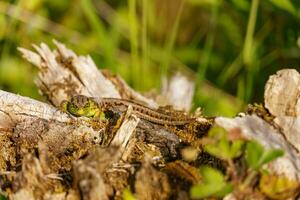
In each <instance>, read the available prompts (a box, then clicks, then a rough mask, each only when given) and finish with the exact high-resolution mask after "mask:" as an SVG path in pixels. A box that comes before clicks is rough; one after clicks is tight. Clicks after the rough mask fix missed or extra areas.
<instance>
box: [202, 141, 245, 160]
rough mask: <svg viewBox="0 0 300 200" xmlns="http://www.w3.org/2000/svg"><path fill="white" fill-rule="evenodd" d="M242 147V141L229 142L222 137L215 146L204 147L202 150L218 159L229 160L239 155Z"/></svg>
mask: <svg viewBox="0 0 300 200" xmlns="http://www.w3.org/2000/svg"><path fill="white" fill-rule="evenodd" d="M243 145H244V141H242V140H236V141H232V142H231V141H229V140H228V139H227V138H225V137H222V138H221V139H219V141H218V142H217V143H215V144H207V145H204V150H205V151H207V152H208V153H209V154H211V155H214V156H216V157H218V158H221V159H225V160H229V159H233V158H234V157H237V156H239V155H240V154H241V152H242V151H241V150H242V147H243Z"/></svg>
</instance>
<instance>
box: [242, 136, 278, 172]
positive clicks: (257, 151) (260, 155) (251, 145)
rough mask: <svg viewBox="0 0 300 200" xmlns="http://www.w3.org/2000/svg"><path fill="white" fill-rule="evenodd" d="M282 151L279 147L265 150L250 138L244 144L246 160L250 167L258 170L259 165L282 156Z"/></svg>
mask: <svg viewBox="0 0 300 200" xmlns="http://www.w3.org/2000/svg"><path fill="white" fill-rule="evenodd" d="M283 154H284V152H283V151H282V150H279V149H270V150H265V149H264V148H263V146H262V145H261V144H260V143H258V142H256V141H254V140H252V141H250V142H248V143H247V146H246V162H247V164H248V166H249V167H251V168H252V169H255V170H258V169H259V168H260V167H261V166H263V165H264V164H266V163H269V162H271V161H272V160H274V159H276V158H278V157H280V156H283Z"/></svg>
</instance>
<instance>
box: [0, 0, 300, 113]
mask: <svg viewBox="0 0 300 200" xmlns="http://www.w3.org/2000/svg"><path fill="white" fill-rule="evenodd" d="M299 19H300V1H299V0H226V1H225V0H72V1H71V0H19V1H16V0H15V1H13V0H10V1H8V0H7V1H3V0H2V1H0V41H1V44H0V53H1V54H0V56H1V59H0V89H3V90H6V91H11V92H15V93H19V94H22V95H26V96H30V97H34V98H37V99H41V96H39V94H38V91H37V88H36V87H35V85H34V81H33V80H34V77H35V76H36V69H35V68H34V67H33V66H31V65H30V64H29V63H28V62H27V61H25V60H23V59H22V58H21V56H20V53H19V52H18V51H17V47H18V46H22V47H25V48H31V44H32V43H36V44H39V43H41V42H45V43H47V44H48V45H50V46H52V47H53V44H52V39H56V40H58V41H61V42H63V43H65V44H66V45H67V46H68V47H69V48H71V49H73V50H74V51H75V52H76V53H77V54H84V55H87V54H90V55H91V56H92V58H93V59H94V61H95V62H96V64H97V65H98V66H99V68H109V69H111V70H112V71H113V72H114V73H118V74H120V75H121V76H122V77H123V78H124V79H125V80H126V81H127V82H128V83H129V84H130V85H131V86H132V87H134V88H135V89H137V90H139V91H142V92H145V91H149V90H152V89H156V90H157V91H159V86H160V82H161V77H162V76H165V75H166V76H168V75H170V74H172V73H174V71H177V70H180V71H183V72H184V73H187V74H190V76H193V78H194V79H195V80H196V83H197V90H196V94H195V99H194V107H197V106H202V107H203V110H204V112H205V113H206V114H208V115H225V116H232V115H235V114H236V113H237V112H238V111H240V110H242V109H244V106H245V105H246V104H247V103H249V102H261V101H262V100H263V89H264V84H265V82H266V80H267V78H268V76H269V75H271V74H273V73H275V72H276V71H277V70H279V69H281V68H296V69H299V64H300V23H299V22H300V20H299Z"/></svg>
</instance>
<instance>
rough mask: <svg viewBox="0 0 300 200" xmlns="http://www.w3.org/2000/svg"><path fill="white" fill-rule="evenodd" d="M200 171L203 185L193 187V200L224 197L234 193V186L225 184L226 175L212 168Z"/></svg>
mask: <svg viewBox="0 0 300 200" xmlns="http://www.w3.org/2000/svg"><path fill="white" fill-rule="evenodd" d="M200 171H201V175H202V176H203V183H199V184H197V185H194V186H192V188H191V190H190V194H191V197H192V198H205V197H209V196H215V197H223V196H225V195H226V194H228V193H229V192H231V191H232V189H233V187H232V185H231V184H229V183H227V182H225V179H224V175H223V174H222V173H221V172H220V171H218V170H216V169H214V168H211V167H202V168H201V169H200Z"/></svg>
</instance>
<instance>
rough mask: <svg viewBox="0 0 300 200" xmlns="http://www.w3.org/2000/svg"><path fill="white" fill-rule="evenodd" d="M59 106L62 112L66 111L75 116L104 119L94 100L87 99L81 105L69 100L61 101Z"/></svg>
mask: <svg viewBox="0 0 300 200" xmlns="http://www.w3.org/2000/svg"><path fill="white" fill-rule="evenodd" d="M61 108H62V110H63V111H64V112H68V113H70V114H71V115H74V116H76V117H82V116H83V117H89V118H93V119H100V120H101V119H106V117H105V114H104V112H102V111H101V110H100V109H99V108H98V106H97V104H96V103H95V102H94V101H91V100H88V101H87V102H86V103H85V104H84V105H83V106H81V107H79V106H77V105H75V104H74V103H72V102H70V101H63V102H62V103H61Z"/></svg>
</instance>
